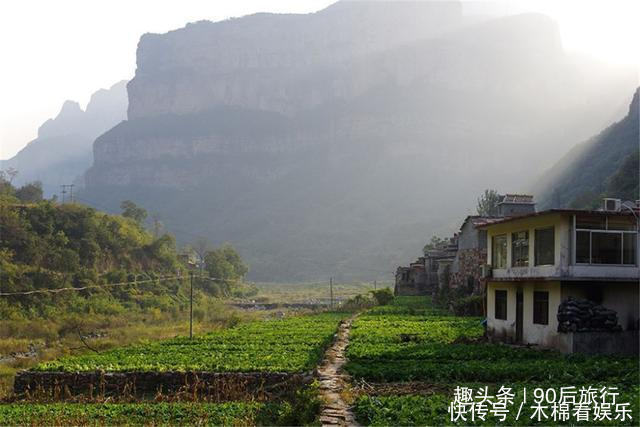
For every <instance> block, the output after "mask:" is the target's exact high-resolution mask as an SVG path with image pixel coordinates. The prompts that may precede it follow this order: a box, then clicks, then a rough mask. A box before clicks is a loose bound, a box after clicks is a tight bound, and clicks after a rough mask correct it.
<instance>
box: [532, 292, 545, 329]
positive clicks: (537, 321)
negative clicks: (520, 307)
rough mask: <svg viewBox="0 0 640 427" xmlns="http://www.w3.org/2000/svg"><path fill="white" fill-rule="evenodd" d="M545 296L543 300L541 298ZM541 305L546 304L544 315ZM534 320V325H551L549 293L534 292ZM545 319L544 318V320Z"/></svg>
mask: <svg viewBox="0 0 640 427" xmlns="http://www.w3.org/2000/svg"><path fill="white" fill-rule="evenodd" d="M542 295H544V297H543V298H542V299H541V298H540V297H541V296H542ZM540 304H545V306H544V309H543V310H542V313H541V312H540ZM532 314H533V319H532V322H533V324H534V325H549V291H533V313H532ZM542 317H544V318H542Z"/></svg>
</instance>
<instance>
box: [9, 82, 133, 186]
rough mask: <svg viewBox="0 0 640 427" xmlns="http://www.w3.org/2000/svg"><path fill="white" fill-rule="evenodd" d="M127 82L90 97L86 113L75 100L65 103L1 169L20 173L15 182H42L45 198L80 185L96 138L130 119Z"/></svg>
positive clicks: (91, 157)
mask: <svg viewBox="0 0 640 427" xmlns="http://www.w3.org/2000/svg"><path fill="white" fill-rule="evenodd" d="M126 84H127V82H126V81H121V82H118V83H116V84H114V85H113V86H111V88H109V89H100V90H98V91H97V92H95V93H94V94H93V95H91V99H90V101H89V103H88V104H87V108H86V109H85V110H84V111H83V110H82V108H80V105H79V104H78V103H77V102H75V101H65V102H64V104H62V108H61V109H60V112H59V113H58V115H57V116H56V117H55V118H53V119H49V120H47V121H46V122H44V123H43V124H42V125H41V126H40V127H39V128H38V137H37V138H36V139H34V140H33V141H31V142H29V144H27V146H26V147H24V148H23V149H22V150H20V151H19V152H18V153H17V154H16V155H15V156H13V157H12V158H10V159H7V160H2V161H0V169H7V168H9V167H13V168H15V169H17V170H18V175H17V177H16V178H15V181H14V183H15V184H17V185H22V184H24V183H27V182H31V181H41V182H42V185H43V190H44V193H45V196H47V197H48V196H51V195H52V194H56V193H58V192H59V191H60V185H62V184H71V183H74V182H77V180H78V178H81V179H82V177H83V174H84V172H85V171H86V170H87V169H88V168H89V166H91V163H92V161H93V155H92V144H93V141H94V140H95V139H96V137H97V136H98V135H100V134H102V133H103V132H105V131H106V130H108V129H110V128H111V127H113V126H115V125H116V124H118V123H119V122H121V121H122V120H125V119H126V118H127V89H126Z"/></svg>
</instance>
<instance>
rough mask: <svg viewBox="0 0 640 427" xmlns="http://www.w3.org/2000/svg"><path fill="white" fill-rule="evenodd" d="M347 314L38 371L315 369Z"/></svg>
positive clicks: (253, 326) (151, 346)
mask: <svg viewBox="0 0 640 427" xmlns="http://www.w3.org/2000/svg"><path fill="white" fill-rule="evenodd" d="M343 317H344V315H342V314H335V313H326V314H318V315H312V316H301V317H292V318H287V319H282V320H268V321H254V322H249V323H242V324H239V325H238V326H236V327H233V328H229V329H224V330H221V331H216V332H213V333H211V334H208V335H204V336H202V337H196V338H194V339H192V340H190V339H189V338H186V337H181V338H175V339H171V340H165V341H154V342H149V343H147V344H144V345H137V346H131V347H124V348H117V349H114V350H110V351H106V352H103V353H99V354H86V355H82V356H73V357H66V358H61V359H59V360H55V361H52V362H46V363H42V364H40V365H38V366H36V367H35V368H34V370H36V371H55V372H84V371H98V370H102V371H107V372H126V371H160V372H162V371H212V372H258V371H262V372H302V371H309V370H311V369H313V368H314V367H315V366H316V365H317V363H318V362H319V361H320V359H321V357H322V355H323V353H324V351H325V349H326V348H327V346H328V345H329V343H330V342H331V341H332V339H333V335H334V333H335V331H336V329H337V325H338V323H339V321H340V320H341V319H342V318H343Z"/></svg>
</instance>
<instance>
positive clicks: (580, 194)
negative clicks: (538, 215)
mask: <svg viewBox="0 0 640 427" xmlns="http://www.w3.org/2000/svg"><path fill="white" fill-rule="evenodd" d="M639 93H640V89H638V90H636V92H635V94H634V95H633V99H632V101H631V105H630V106H629V112H628V114H627V115H626V117H624V118H623V119H622V120H620V121H619V122H617V123H614V124H613V125H611V126H609V127H608V128H607V129H605V130H604V131H602V132H601V133H600V134H598V135H596V136H594V137H593V138H591V139H590V140H589V141H587V142H584V143H582V144H580V145H578V146H576V147H575V148H573V149H572V150H571V151H570V152H569V153H568V154H567V155H566V156H564V158H562V159H561V160H560V161H559V162H558V163H557V164H556V165H555V166H554V167H553V168H552V169H551V170H550V171H548V172H547V173H545V178H544V179H543V180H542V181H541V183H540V184H538V186H537V191H536V194H538V195H539V198H540V205H541V206H542V207H544V208H546V207H556V208H558V207H573V208H595V207H599V206H600V204H601V202H602V198H603V197H615V198H621V199H625V200H637V199H638V198H640V193H639V188H638V185H639V184H638V183H639V181H640V169H639V162H640V160H639V153H640V123H639V119H638V117H639V114H640V112H639V111H638V96H639Z"/></svg>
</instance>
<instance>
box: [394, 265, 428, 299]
mask: <svg viewBox="0 0 640 427" xmlns="http://www.w3.org/2000/svg"><path fill="white" fill-rule="evenodd" d="M398 283H400V284H401V285H400V286H398ZM427 283H428V280H427V272H426V269H425V258H424V257H420V258H418V260H417V261H416V262H412V263H411V264H409V267H398V269H397V270H396V288H395V289H396V295H404V296H416V295H426V294H427V292H428V290H427ZM398 291H399V292H398Z"/></svg>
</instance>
